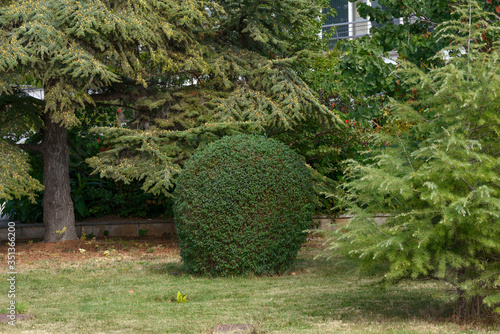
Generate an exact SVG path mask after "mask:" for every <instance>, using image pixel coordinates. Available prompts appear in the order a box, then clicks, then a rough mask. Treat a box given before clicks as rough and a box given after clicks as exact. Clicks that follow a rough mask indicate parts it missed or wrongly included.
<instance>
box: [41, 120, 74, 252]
mask: <svg viewBox="0 0 500 334" xmlns="http://www.w3.org/2000/svg"><path fill="white" fill-rule="evenodd" d="M44 120H45V129H44V132H43V142H42V145H43V149H42V154H43V184H44V186H45V190H44V198H43V224H44V225H45V234H44V238H43V241H44V242H57V241H64V240H75V239H77V235H76V228H75V214H74V211H73V201H72V200H71V196H70V190H71V188H70V180H69V147H68V131H67V129H66V127H64V126H62V125H60V124H56V123H54V122H53V121H52V119H51V118H50V115H49V113H45V115H44Z"/></svg>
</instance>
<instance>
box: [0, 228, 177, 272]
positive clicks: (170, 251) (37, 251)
mask: <svg viewBox="0 0 500 334" xmlns="http://www.w3.org/2000/svg"><path fill="white" fill-rule="evenodd" d="M8 248H9V246H8V245H7V243H6V242H4V243H2V244H0V259H4V258H5V257H6V255H7V252H8ZM15 248H16V266H22V265H23V264H30V263H33V262H35V261H40V260H58V261H82V260H86V259H89V258H93V257H106V256H109V255H114V256H116V255H127V256H129V257H130V256H132V257H138V258H140V257H142V256H144V255H146V254H149V255H154V257H163V256H173V255H176V254H179V246H178V240H177V237H176V236H175V235H167V236H142V237H99V238H93V239H79V240H68V241H62V242H42V241H41V240H20V241H18V242H17V243H16V246H15ZM82 250H83V251H82Z"/></svg>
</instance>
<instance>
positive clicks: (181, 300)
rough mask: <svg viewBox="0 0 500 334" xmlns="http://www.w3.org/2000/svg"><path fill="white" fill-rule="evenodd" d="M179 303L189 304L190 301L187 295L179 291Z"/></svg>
mask: <svg viewBox="0 0 500 334" xmlns="http://www.w3.org/2000/svg"><path fill="white" fill-rule="evenodd" d="M176 300H177V302H178V303H187V302H188V301H189V300H188V299H187V295H183V294H182V293H181V292H180V291H177V298H176Z"/></svg>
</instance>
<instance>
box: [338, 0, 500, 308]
mask: <svg viewBox="0 0 500 334" xmlns="http://www.w3.org/2000/svg"><path fill="white" fill-rule="evenodd" d="M498 20H499V18H498V17H497V16H494V15H492V14H490V13H486V12H484V11H483V10H482V9H481V6H479V5H478V4H477V3H476V2H474V1H470V2H469V3H468V4H466V5H462V6H459V7H456V8H455V9H454V12H453V15H452V18H451V19H450V20H449V21H446V22H444V23H443V24H441V25H440V26H439V27H438V38H441V39H448V40H452V41H453V43H451V44H449V45H447V46H446V47H445V48H444V49H443V50H441V52H439V53H437V54H436V56H435V58H434V60H435V61H436V63H444V65H443V66H433V67H431V68H430V69H429V70H428V71H425V70H423V69H422V68H420V67H419V66H416V65H414V64H412V63H410V62H402V63H401V68H400V69H398V70H397V71H395V73H394V75H395V76H396V77H397V78H398V79H399V80H401V81H402V82H403V81H404V82H405V83H406V84H408V85H409V86H410V87H412V88H411V92H412V95H411V96H407V97H406V98H407V100H406V101H396V100H393V101H392V102H391V109H390V110H391V116H390V117H389V119H388V123H387V124H386V125H385V126H384V128H383V131H382V133H380V134H379V135H377V136H376V139H377V140H378V142H379V144H380V148H379V149H377V150H375V151H372V152H370V156H369V159H367V161H365V162H363V163H359V162H354V161H352V162H350V165H349V168H348V171H347V174H348V175H349V177H350V182H349V183H348V184H347V186H346V188H347V191H348V194H349V196H350V197H349V201H347V202H348V204H349V209H350V211H351V212H352V213H353V214H354V217H353V218H352V219H351V220H350V222H349V224H348V225H347V226H346V227H344V228H342V229H340V230H339V231H340V232H339V233H337V234H336V236H335V237H334V238H333V239H332V244H331V245H332V249H335V250H338V251H340V252H341V253H343V254H349V255H352V256H356V257H359V258H361V259H362V260H363V263H364V264H365V265H372V264H373V263H376V262H383V263H389V264H390V268H389V269H388V271H387V273H386V275H385V278H386V279H387V280H389V281H399V280H401V279H405V278H412V279H418V278H423V277H426V278H429V277H430V278H434V279H438V280H443V281H445V282H448V283H449V284H451V285H452V286H453V287H454V289H455V291H456V292H457V294H458V304H457V315H458V316H460V317H461V318H469V317H476V316H478V315H480V313H481V310H482V308H483V306H481V304H482V302H483V301H484V302H485V303H486V304H488V305H490V306H493V305H494V304H495V303H498V302H500V294H499V287H500V220H499V217H500V156H499V154H500V132H499V129H500V117H499V114H500V99H499V98H498V96H499V94H500V66H499V61H500V59H499V57H500V51H499V49H498V47H499V46H500V45H499V44H500V43H499V42H498V41H499V40H498V36H499V35H498V31H499V28H498V22H499V21H498ZM495 36H497V37H495ZM380 212H383V213H390V214H391V217H389V218H388V219H387V222H386V223H384V224H377V223H376V222H375V221H374V219H373V216H374V214H376V213H380Z"/></svg>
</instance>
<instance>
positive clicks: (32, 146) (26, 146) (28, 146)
mask: <svg viewBox="0 0 500 334" xmlns="http://www.w3.org/2000/svg"><path fill="white" fill-rule="evenodd" d="M16 145H17V146H18V147H19V148H20V149H22V150H31V151H37V152H40V153H42V151H43V149H44V145H43V143H42V144H16Z"/></svg>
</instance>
